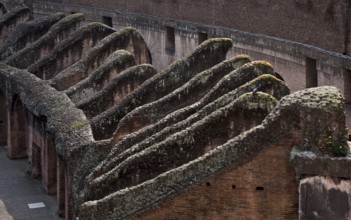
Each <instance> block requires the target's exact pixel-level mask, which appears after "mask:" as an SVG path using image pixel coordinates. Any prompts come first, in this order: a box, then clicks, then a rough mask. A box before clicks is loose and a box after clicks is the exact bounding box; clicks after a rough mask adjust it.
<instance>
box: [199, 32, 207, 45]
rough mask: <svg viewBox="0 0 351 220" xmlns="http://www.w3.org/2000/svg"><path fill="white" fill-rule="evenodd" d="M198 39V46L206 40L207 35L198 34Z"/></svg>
mask: <svg viewBox="0 0 351 220" xmlns="http://www.w3.org/2000/svg"><path fill="white" fill-rule="evenodd" d="M198 39H199V44H201V43H202V42H204V41H205V40H207V39H208V36H207V33H202V32H199V33H198Z"/></svg>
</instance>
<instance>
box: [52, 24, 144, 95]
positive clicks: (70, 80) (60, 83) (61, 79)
mask: <svg viewBox="0 0 351 220" xmlns="http://www.w3.org/2000/svg"><path fill="white" fill-rule="evenodd" d="M120 49H123V50H127V51H129V52H130V53H131V54H133V56H134V58H135V61H136V64H142V63H150V57H149V56H148V54H149V49H148V47H147V45H146V43H145V41H144V39H143V37H142V36H141V35H140V34H139V32H137V31H136V30H135V29H134V28H124V29H123V30H121V31H118V32H114V33H112V34H110V35H108V36H106V37H105V38H104V39H102V40H101V41H100V42H99V43H97V44H96V45H95V46H94V47H93V48H92V49H90V50H89V52H88V54H87V55H86V56H84V57H83V58H82V59H81V60H80V61H78V62H77V63H75V64H74V65H72V66H71V67H69V68H67V69H65V70H63V71H61V72H60V73H59V74H57V75H56V76H55V77H53V78H52V79H51V80H50V83H51V85H52V86H53V87H55V88H56V89H58V90H60V91H61V90H66V89H68V88H69V87H71V86H73V85H75V84H76V83H78V82H79V81H80V80H82V79H84V78H86V77H87V76H89V75H90V74H91V73H92V72H93V71H94V70H95V69H96V68H97V67H98V66H100V65H101V63H103V62H104V60H105V59H106V58H107V57H108V56H109V55H110V54H111V53H113V52H114V51H116V50H120Z"/></svg>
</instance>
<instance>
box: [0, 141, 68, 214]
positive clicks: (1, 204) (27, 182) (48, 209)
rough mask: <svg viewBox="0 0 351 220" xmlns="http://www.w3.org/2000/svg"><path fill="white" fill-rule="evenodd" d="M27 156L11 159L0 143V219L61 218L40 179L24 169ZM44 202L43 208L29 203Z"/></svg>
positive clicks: (52, 197)
mask: <svg viewBox="0 0 351 220" xmlns="http://www.w3.org/2000/svg"><path fill="white" fill-rule="evenodd" d="M27 166H28V162H27V160H26V159H20V160H10V159H9V158H8V157H7V155H6V151H5V147H4V146H0V220H10V219H13V220H37V219H39V220H46V219H48V220H49V219H50V220H59V219H60V220H62V219H61V218H59V217H58V215H57V214H56V198H55V197H54V196H49V195H47V194H46V193H45V190H44V188H43V187H42V184H41V182H40V181H39V180H37V179H33V178H31V177H30V176H29V175H28V174H27V173H26V168H27ZM39 202H43V203H44V204H45V207H44V208H36V209H30V208H29V207H28V204H30V203H39Z"/></svg>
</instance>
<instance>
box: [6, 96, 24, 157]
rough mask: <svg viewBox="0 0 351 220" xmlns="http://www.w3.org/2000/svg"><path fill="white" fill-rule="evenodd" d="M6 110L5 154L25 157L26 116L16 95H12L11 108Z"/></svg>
mask: <svg viewBox="0 0 351 220" xmlns="http://www.w3.org/2000/svg"><path fill="white" fill-rule="evenodd" d="M7 110H8V117H9V118H8V125H7V128H8V129H7V145H8V149H7V154H8V156H9V157H10V158H11V159H16V158H25V157H27V156H28V154H27V144H26V135H27V116H26V109H25V107H24V106H23V104H22V102H21V100H20V98H19V97H18V95H15V96H14V97H13V102H12V105H11V108H7Z"/></svg>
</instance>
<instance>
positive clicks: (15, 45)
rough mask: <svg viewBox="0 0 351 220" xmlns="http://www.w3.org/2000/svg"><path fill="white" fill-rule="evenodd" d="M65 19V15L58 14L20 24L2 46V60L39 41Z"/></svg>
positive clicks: (0, 54)
mask: <svg viewBox="0 0 351 220" xmlns="http://www.w3.org/2000/svg"><path fill="white" fill-rule="evenodd" d="M64 17H65V15H64V14H63V13H57V14H52V15H49V16H47V17H42V18H39V19H37V20H34V21H29V22H25V23H20V24H18V25H17V26H16V28H15V30H14V31H13V32H12V33H11V34H10V35H9V37H8V38H7V39H6V41H5V42H4V44H3V45H2V46H1V48H0V58H1V59H5V58H6V57H9V56H11V55H12V54H14V53H16V52H17V51H19V50H22V49H23V48H25V47H26V46H28V45H29V44H31V43H33V42H34V41H36V40H38V39H39V38H40V37H41V36H42V35H44V34H45V33H46V32H48V31H49V29H50V28H51V26H52V25H54V24H55V23H56V22H58V21H59V20H61V19H62V18H64Z"/></svg>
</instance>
